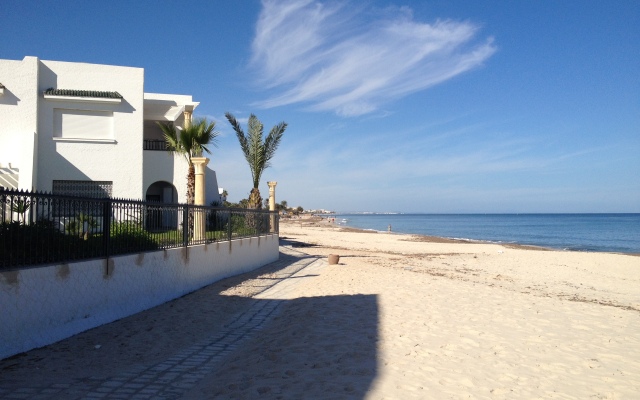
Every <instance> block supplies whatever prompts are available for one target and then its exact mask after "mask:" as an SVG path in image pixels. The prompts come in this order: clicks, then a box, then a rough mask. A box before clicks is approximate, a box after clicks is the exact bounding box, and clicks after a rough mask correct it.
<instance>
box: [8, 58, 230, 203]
mask: <svg viewBox="0 0 640 400" xmlns="http://www.w3.org/2000/svg"><path fill="white" fill-rule="evenodd" d="M198 104H199V103H197V102H194V101H193V99H192V97H191V96H189V95H175V94H157V93H145V92H144V69H142V68H134V67H122V66H112V65H100V64H85V63H73V62H61V61H46V60H39V59H38V58H37V57H25V58H24V59H23V60H21V61H15V60H0V121H1V123H0V186H2V187H9V188H19V189H26V190H40V191H46V192H53V193H60V194H69V195H82V196H91V197H118V198H129V199H146V200H152V201H159V202H164V203H177V202H181V203H184V202H186V190H187V188H186V186H187V185H186V176H187V169H188V165H187V163H186V161H185V160H184V158H183V157H181V156H177V155H176V156H174V155H171V154H170V153H168V152H166V150H165V149H166V146H165V142H164V140H163V136H162V131H161V130H160V128H159V127H158V126H157V122H158V121H159V122H173V123H174V124H175V125H176V126H177V127H182V126H183V125H184V122H185V119H190V118H191V116H192V113H193V110H194V109H195V108H196V107H197V106H198ZM206 192H207V193H206V204H209V203H211V202H212V201H218V202H220V201H221V200H220V194H219V191H218V183H217V179H216V174H215V172H214V171H212V170H208V171H207V182H206Z"/></svg>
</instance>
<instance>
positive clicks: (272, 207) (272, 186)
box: [267, 181, 278, 232]
mask: <svg viewBox="0 0 640 400" xmlns="http://www.w3.org/2000/svg"><path fill="white" fill-rule="evenodd" d="M277 184H278V182H276V181H271V182H267V185H269V211H271V212H272V213H273V212H275V211H276V185H277ZM275 230H276V216H275V214H272V215H271V232H275Z"/></svg>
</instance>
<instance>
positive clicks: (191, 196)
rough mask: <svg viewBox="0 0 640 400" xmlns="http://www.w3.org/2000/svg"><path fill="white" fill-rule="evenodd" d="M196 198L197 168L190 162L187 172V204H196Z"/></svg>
mask: <svg viewBox="0 0 640 400" xmlns="http://www.w3.org/2000/svg"><path fill="white" fill-rule="evenodd" d="M195 200H196V168H195V167H194V166H193V164H191V163H190V164H189V172H187V204H194V203H195Z"/></svg>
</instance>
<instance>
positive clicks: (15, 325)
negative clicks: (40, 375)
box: [0, 235, 279, 359]
mask: <svg viewBox="0 0 640 400" xmlns="http://www.w3.org/2000/svg"><path fill="white" fill-rule="evenodd" d="M278 256H279V252H278V235H267V236H261V237H253V238H245V239H238V240H232V241H229V242H216V243H211V244H207V245H200V246H192V247H189V248H177V249H170V250H161V251H155V252H149V253H140V254H132V255H125V256H118V257H112V258H109V259H107V260H90V261H82V262H76V263H69V264H59V265H49V266H44V267H34V268H25V269H20V270H12V271H0V304H2V307H3V312H2V313H0V338H2V340H0V359H2V358H5V357H9V356H11V355H14V354H17V353H20V352H24V351H27V350H30V349H33V348H37V347H42V346H45V345H48V344H51V343H54V342H57V341H59V340H62V339H64V338H67V337H70V336H72V335H75V334H77V333H79V332H82V331H85V330H87V329H91V328H94V327H97V326H100V325H103V324H106V323H109V322H112V321H115V320H117V319H120V318H124V317H127V316H129V315H133V314H135V313H138V312H140V311H143V310H146V309H149V308H151V307H155V306H157V305H160V304H163V303H165V302H167V301H169V300H172V299H175V298H178V297H180V296H183V295H185V294H187V293H190V292H192V291H194V290H197V289H199V288H202V287H204V286H206V285H209V284H211V283H213V282H215V281H218V280H220V279H224V278H227V277H229V276H233V275H237V274H241V273H244V272H249V271H252V270H254V269H256V268H258V267H261V266H263V265H266V264H268V263H270V262H274V261H277V260H278Z"/></svg>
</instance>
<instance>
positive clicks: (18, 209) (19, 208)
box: [11, 199, 31, 225]
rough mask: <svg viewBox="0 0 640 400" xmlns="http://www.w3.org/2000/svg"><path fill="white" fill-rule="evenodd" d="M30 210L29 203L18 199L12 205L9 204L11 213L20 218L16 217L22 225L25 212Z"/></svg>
mask: <svg viewBox="0 0 640 400" xmlns="http://www.w3.org/2000/svg"><path fill="white" fill-rule="evenodd" d="M29 208H31V201H29V200H24V199H18V200H16V201H15V202H14V203H13V204H11V211H13V212H14V213H18V214H19V215H21V216H22V217H18V221H19V222H20V223H21V224H23V225H24V223H25V219H26V214H27V211H29Z"/></svg>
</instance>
